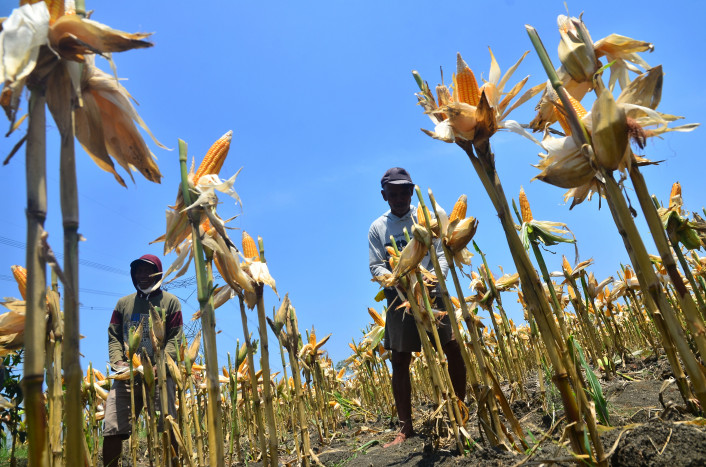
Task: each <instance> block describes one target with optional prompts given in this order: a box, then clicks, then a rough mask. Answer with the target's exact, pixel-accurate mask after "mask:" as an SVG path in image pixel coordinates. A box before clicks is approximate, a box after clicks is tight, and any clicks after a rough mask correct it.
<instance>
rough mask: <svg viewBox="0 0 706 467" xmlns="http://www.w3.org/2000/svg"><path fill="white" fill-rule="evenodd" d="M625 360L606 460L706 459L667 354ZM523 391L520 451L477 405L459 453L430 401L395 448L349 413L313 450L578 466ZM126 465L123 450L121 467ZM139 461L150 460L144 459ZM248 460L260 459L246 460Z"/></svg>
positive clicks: (384, 462) (515, 404)
mask: <svg viewBox="0 0 706 467" xmlns="http://www.w3.org/2000/svg"><path fill="white" fill-rule="evenodd" d="M629 360H630V361H629V362H626V363H623V364H621V365H620V366H619V368H618V373H619V375H618V376H617V377H614V378H612V379H610V380H606V379H601V386H602V388H603V393H604V395H605V398H606V399H607V401H608V409H609V419H610V425H611V426H610V427H608V428H606V429H603V430H601V435H600V436H601V440H602V443H603V446H604V449H605V451H606V453H609V462H608V463H609V465H610V466H631V467H633V466H637V467H647V466H669V467H675V466H704V465H706V420H704V419H702V418H697V417H694V416H693V415H690V414H687V413H686V411H685V410H684V408H683V405H684V403H683V401H682V398H681V396H680V394H679V392H678V390H677V388H676V386H675V384H674V383H673V380H670V378H672V376H673V375H672V373H671V369H670V367H669V364H668V363H667V361H666V359H664V358H660V359H656V358H654V357H648V358H647V359H643V360H639V359H629ZM599 376H600V375H599ZM670 381H671V382H670ZM503 389H504V392H505V394H506V395H507V394H510V391H509V388H508V387H504V388H503ZM524 389H525V399H519V398H514V399H511V406H512V409H513V412H514V413H515V415H516V416H517V418H518V419H519V420H520V425H521V426H522V428H523V430H524V432H525V433H526V439H527V441H528V442H529V444H530V447H531V449H530V450H528V451H526V452H525V453H517V452H508V451H506V450H502V449H493V448H492V447H489V445H488V444H487V443H486V442H485V441H484V440H483V439H482V438H481V436H480V433H479V431H478V425H477V417H476V413H475V407H474V406H471V407H470V410H471V414H470V419H469V421H468V423H467V424H466V428H467V429H468V431H469V433H470V434H471V436H472V437H473V439H474V441H475V444H474V445H473V446H472V447H470V448H469V449H468V450H467V451H466V452H465V453H464V454H465V455H464V454H461V453H460V452H459V451H458V449H457V448H456V445H455V443H454V441H453V439H452V437H451V436H449V435H448V434H443V435H439V434H438V433H446V432H448V430H447V428H446V425H445V422H444V415H443V414H442V415H437V416H435V417H434V416H433V415H434V414H433V411H434V409H435V407H433V406H432V405H426V406H416V407H414V408H413V416H414V422H415V425H414V429H415V431H416V436H414V437H412V438H409V439H408V440H407V441H405V442H404V443H402V444H400V445H398V446H393V447H389V448H383V447H382V446H383V444H385V443H387V442H389V441H391V440H392V439H393V438H394V437H395V435H396V433H397V427H396V420H394V419H390V418H389V417H387V418H383V417H380V418H378V419H376V420H370V419H368V420H363V418H362V417H360V416H356V415H353V416H351V417H349V418H348V420H346V421H345V422H342V423H341V425H340V427H339V429H338V430H337V431H336V433H335V434H334V435H333V436H332V437H331V439H330V440H329V441H328V442H326V443H321V442H318V441H316V440H317V439H318V436H317V435H316V431H315V430H314V429H313V428H311V429H310V433H311V440H312V450H313V451H314V452H315V454H316V456H317V458H318V460H319V462H320V463H321V464H323V465H326V466H339V467H341V466H345V467H382V466H399V465H411V466H442V467H446V466H458V465H474V466H476V465H477V466H498V467H509V466H520V465H524V466H538V465H558V466H570V465H579V464H581V463H580V462H578V461H576V459H575V458H573V457H572V455H571V453H570V452H569V450H567V449H566V444H567V443H565V442H563V441H562V440H561V437H562V432H563V428H564V426H565V423H564V422H563V421H562V420H563V412H562V410H561V403H560V401H559V400H558V399H556V400H555V401H554V404H555V405H554V410H552V408H551V407H550V408H549V409H548V410H546V411H545V410H544V409H543V407H542V404H541V400H540V398H539V384H538V381H537V379H536V377H534V378H533V379H531V380H528V381H525V385H524ZM285 438H288V439H287V441H288V442H287V443H285V445H286V446H287V447H289V448H290V449H291V448H292V447H293V440H292V438H291V433H290V434H289V435H285ZM124 444H125V446H127V443H124ZM127 451H128V450H127V448H126V447H125V448H124V449H123V454H124V455H126V454H127ZM280 463H281V464H283V465H296V464H297V460H296V458H295V457H294V455H293V454H291V450H290V453H285V452H282V450H281V451H280ZM129 464H130V462H129V459H128V458H127V456H125V457H124V459H123V465H129ZM138 464H139V465H149V464H148V462H147V459H145V458H144V457H142V458H141V459H140V462H138ZM99 465H100V464H99ZM184 465H186V464H184ZM234 465H242V464H234ZM248 465H251V466H258V465H260V464H259V463H258V462H250V463H248ZM584 465H589V464H584Z"/></svg>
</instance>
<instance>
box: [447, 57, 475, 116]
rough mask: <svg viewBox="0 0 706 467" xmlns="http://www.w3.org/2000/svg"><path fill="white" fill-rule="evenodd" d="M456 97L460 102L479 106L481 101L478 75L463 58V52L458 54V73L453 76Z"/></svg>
mask: <svg viewBox="0 0 706 467" xmlns="http://www.w3.org/2000/svg"><path fill="white" fill-rule="evenodd" d="M453 80H454V87H455V88H456V97H457V99H456V100H457V101H458V102H464V103H466V104H470V105H473V106H477V105H478V103H479V102H480V90H479V89H478V82H477V81H476V77H475V75H474V74H473V72H472V71H471V69H470V68H469V67H468V65H467V64H466V62H465V61H464V60H463V58H461V54H460V53H459V54H456V74H455V75H454V77H453Z"/></svg>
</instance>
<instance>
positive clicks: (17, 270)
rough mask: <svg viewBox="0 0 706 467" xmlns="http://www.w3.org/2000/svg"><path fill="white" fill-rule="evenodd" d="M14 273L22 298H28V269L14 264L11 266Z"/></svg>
mask: <svg viewBox="0 0 706 467" xmlns="http://www.w3.org/2000/svg"><path fill="white" fill-rule="evenodd" d="M11 269H12V275H13V276H14V277H15V280H16V281H17V288H18V289H20V295H22V300H27V270H26V269H25V268H23V267H22V266H17V265H14V266H12V267H11Z"/></svg>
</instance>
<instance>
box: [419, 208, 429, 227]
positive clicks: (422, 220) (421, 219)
mask: <svg viewBox="0 0 706 467" xmlns="http://www.w3.org/2000/svg"><path fill="white" fill-rule="evenodd" d="M417 223H418V224H419V225H421V226H422V227H426V225H427V222H426V219H425V218H424V209H422V205H421V204H420V205H419V206H417Z"/></svg>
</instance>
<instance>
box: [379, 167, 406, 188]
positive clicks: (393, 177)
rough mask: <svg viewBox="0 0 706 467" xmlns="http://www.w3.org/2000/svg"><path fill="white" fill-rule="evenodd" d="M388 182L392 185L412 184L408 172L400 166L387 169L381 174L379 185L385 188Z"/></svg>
mask: <svg viewBox="0 0 706 467" xmlns="http://www.w3.org/2000/svg"><path fill="white" fill-rule="evenodd" d="M388 183H391V184H393V185H414V182H413V181H412V177H410V176H409V172H407V171H406V170H405V169H403V168H402V167H393V168H391V169H387V172H385V175H383V176H382V180H380V186H382V187H383V188H385V185H386V184H388Z"/></svg>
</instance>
